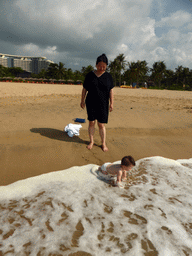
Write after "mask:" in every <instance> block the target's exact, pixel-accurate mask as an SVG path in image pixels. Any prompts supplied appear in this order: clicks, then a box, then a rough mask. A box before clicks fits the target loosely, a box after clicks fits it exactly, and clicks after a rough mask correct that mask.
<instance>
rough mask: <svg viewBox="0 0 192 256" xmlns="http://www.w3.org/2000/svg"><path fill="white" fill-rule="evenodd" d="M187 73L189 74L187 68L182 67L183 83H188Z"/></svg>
mask: <svg viewBox="0 0 192 256" xmlns="http://www.w3.org/2000/svg"><path fill="white" fill-rule="evenodd" d="M189 75H190V72H189V68H183V71H182V78H183V85H185V84H186V83H188V78H189Z"/></svg>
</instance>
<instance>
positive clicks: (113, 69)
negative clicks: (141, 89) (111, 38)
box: [109, 59, 119, 86]
mask: <svg viewBox="0 0 192 256" xmlns="http://www.w3.org/2000/svg"><path fill="white" fill-rule="evenodd" d="M109 71H110V74H111V75H112V77H113V80H114V85H115V86H117V76H118V72H119V71H118V63H117V60H116V59H115V60H114V61H110V64H109Z"/></svg>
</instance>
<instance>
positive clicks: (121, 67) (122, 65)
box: [115, 53, 126, 86]
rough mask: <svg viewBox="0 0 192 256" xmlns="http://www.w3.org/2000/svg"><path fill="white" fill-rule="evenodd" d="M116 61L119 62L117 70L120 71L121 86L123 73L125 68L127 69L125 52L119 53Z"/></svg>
mask: <svg viewBox="0 0 192 256" xmlns="http://www.w3.org/2000/svg"><path fill="white" fill-rule="evenodd" d="M115 63H116V64H117V71H118V73H119V86H121V73H122V71H123V70H125V66H126V61H125V56H124V54H123V53H121V54H119V55H118V56H117V57H116V58H115Z"/></svg>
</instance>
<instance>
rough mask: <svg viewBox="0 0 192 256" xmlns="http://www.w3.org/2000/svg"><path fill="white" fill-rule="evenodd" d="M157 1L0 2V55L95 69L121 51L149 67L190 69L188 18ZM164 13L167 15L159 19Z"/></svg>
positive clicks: (184, 12)
mask: <svg viewBox="0 0 192 256" xmlns="http://www.w3.org/2000/svg"><path fill="white" fill-rule="evenodd" d="M170 1H173V0H170ZM156 2H157V0H145V1H141V0H105V1H103V0H95V1H90V0H81V1H79V0H73V1H71V0H65V1H63V0H55V1H52V0H12V1H7V0H1V2H0V14H1V15H0V24H1V28H0V31H1V33H0V40H1V41H0V43H1V49H2V50H1V51H6V52H5V53H11V54H21V55H35V56H45V57H47V58H48V59H50V60H53V61H55V62H57V63H58V62H59V61H61V62H63V63H65V64H66V65H67V64H69V63H73V65H74V66H75V68H77V65H78V64H79V68H81V67H82V66H86V65H89V64H91V65H95V59H96V57H97V56H98V55H99V54H102V53H103V52H104V53H106V54H107V55H108V57H109V59H110V60H113V59H114V58H115V57H116V56H117V55H118V54H120V53H124V55H125V56H126V60H127V61H137V60H146V61H147V62H148V63H149V65H152V64H153V63H154V61H159V60H165V62H166V63H168V65H170V66H173V64H174V65H175V64H177V63H178V65H179V61H180V62H182V63H183V65H184V64H185V63H186V64H189V66H191V67H192V63H191V62H190V61H189V56H191V55H192V48H191V41H192V33H191V30H192V25H191V24H192V15H191V14H190V13H189V12H188V11H187V10H180V9H178V10H176V9H174V10H175V11H174V13H172V9H170V10H168V9H167V8H168V4H167V2H166V1H165V0H162V1H160V2H158V6H157V7H156V6H155V5H154V4H155V3H156ZM174 3H175V4H176V2H175V1H174ZM152 6H153V8H152ZM169 6H171V5H169ZM158 8H159V9H160V10H159V9H158ZM153 9H154V11H155V10H156V11H157V9H158V19H160V18H161V19H160V21H157V18H156V16H155V14H153V15H152V16H151V11H152V10H153ZM161 10H163V11H162V12H161ZM165 13H166V15H167V17H162V16H163V15H165ZM151 17H153V18H151ZM157 29H159V32H158V31H157ZM156 33H158V34H156ZM8 46H9V47H8ZM173 49H176V50H175V51H173ZM7 51H9V52H7Z"/></svg>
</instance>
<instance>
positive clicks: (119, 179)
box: [117, 170, 122, 182]
mask: <svg viewBox="0 0 192 256" xmlns="http://www.w3.org/2000/svg"><path fill="white" fill-rule="evenodd" d="M121 177H122V171H121V170H119V171H118V172H117V182H121Z"/></svg>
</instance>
